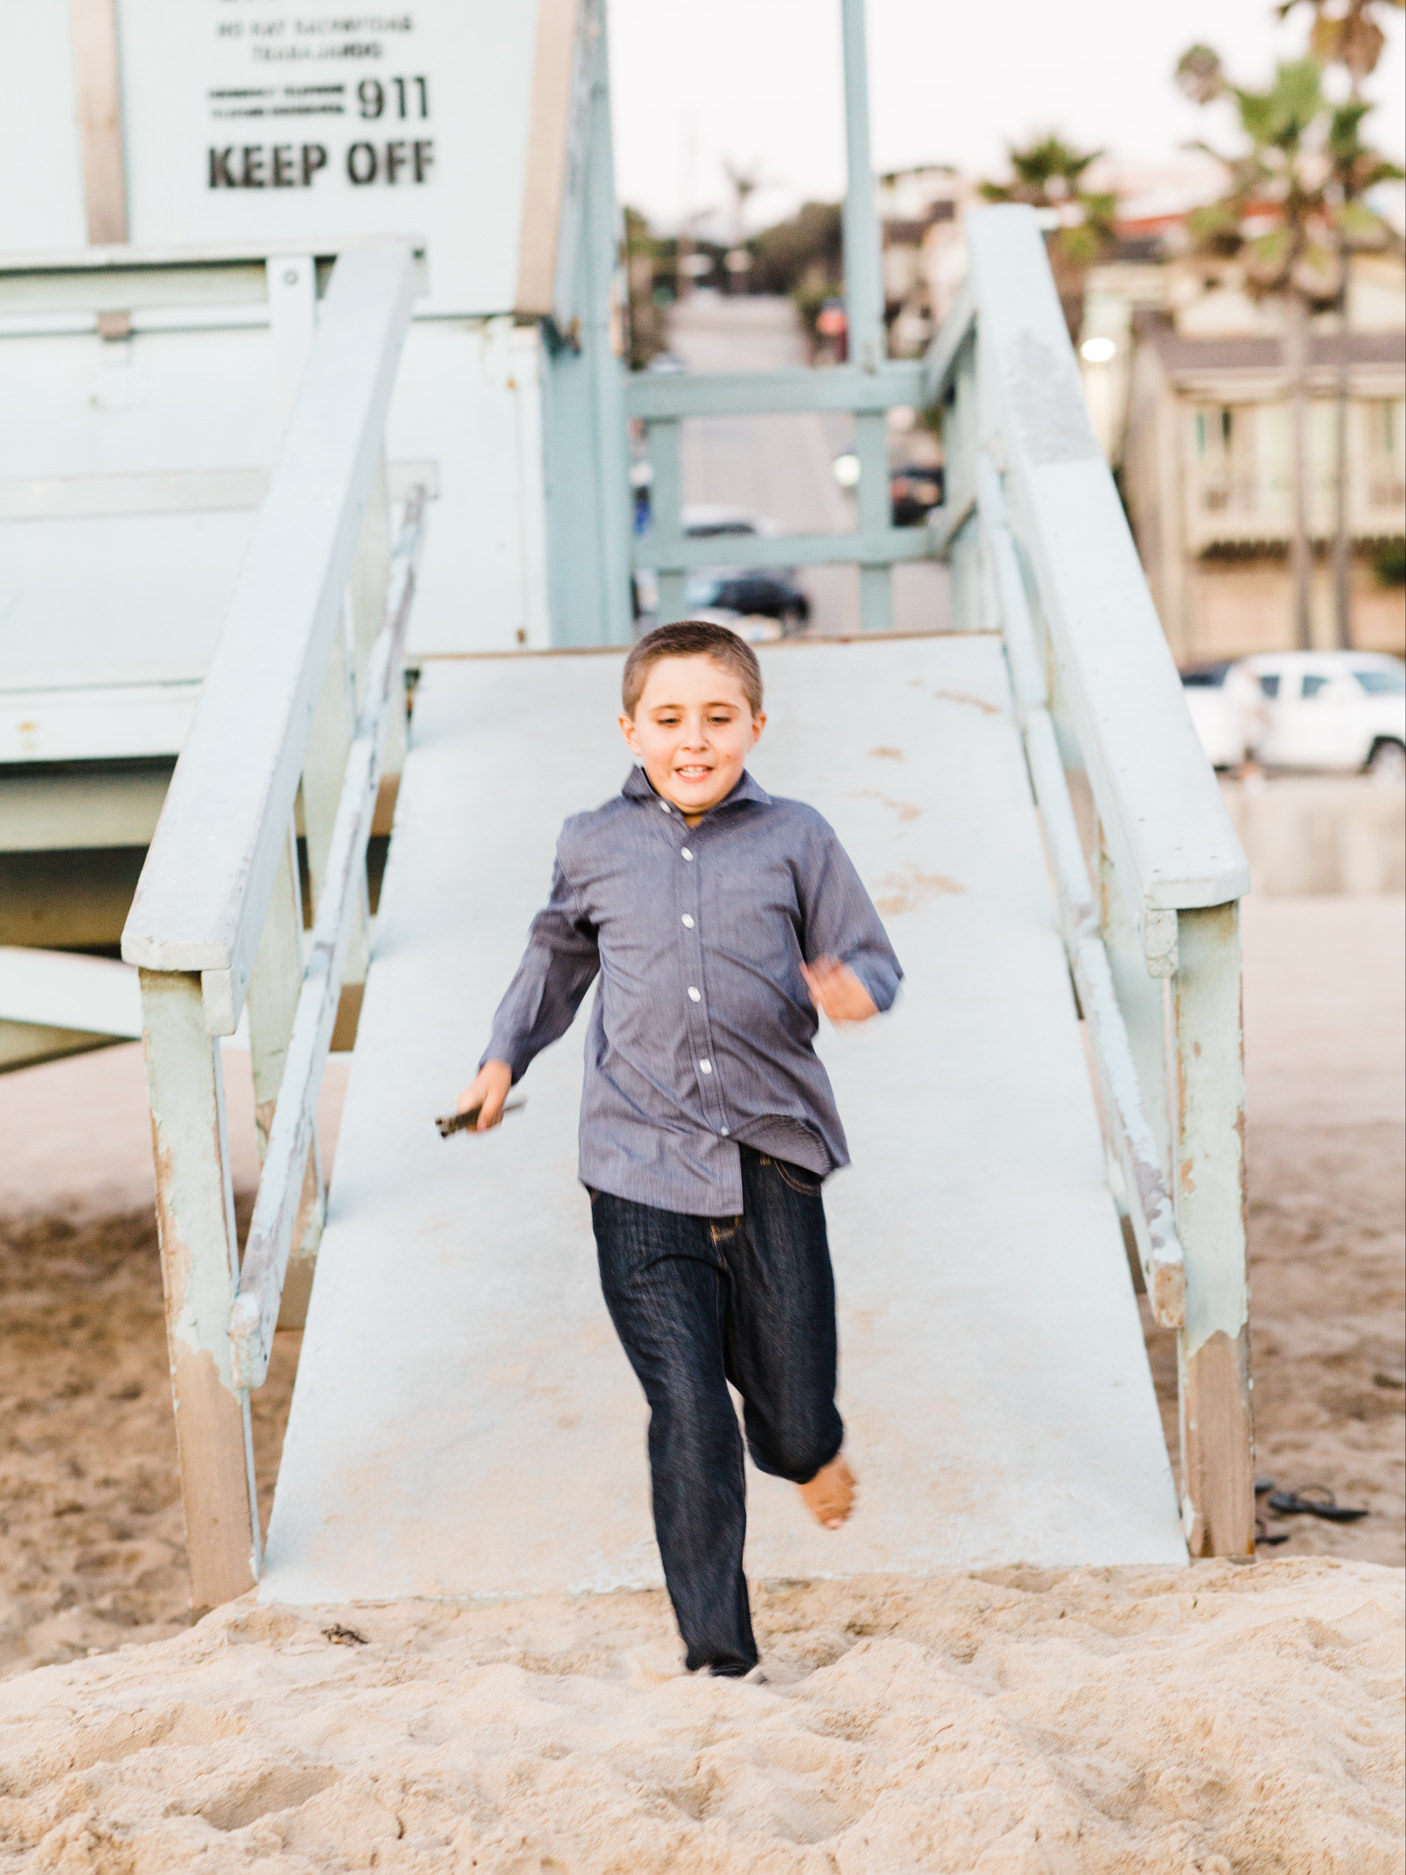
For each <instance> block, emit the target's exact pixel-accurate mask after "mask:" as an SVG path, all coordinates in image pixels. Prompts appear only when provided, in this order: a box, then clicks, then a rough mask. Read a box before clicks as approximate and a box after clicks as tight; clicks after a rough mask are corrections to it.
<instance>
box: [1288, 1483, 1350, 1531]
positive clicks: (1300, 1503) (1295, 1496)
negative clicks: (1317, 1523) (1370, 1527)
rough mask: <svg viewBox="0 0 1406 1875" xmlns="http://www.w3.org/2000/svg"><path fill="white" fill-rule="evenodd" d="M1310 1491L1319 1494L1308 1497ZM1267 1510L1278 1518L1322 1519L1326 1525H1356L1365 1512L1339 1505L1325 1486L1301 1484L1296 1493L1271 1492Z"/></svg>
mask: <svg viewBox="0 0 1406 1875" xmlns="http://www.w3.org/2000/svg"><path fill="white" fill-rule="evenodd" d="M1310 1491H1317V1492H1319V1493H1320V1495H1319V1496H1317V1497H1310V1496H1309V1495H1308V1493H1309V1492H1310ZM1269 1508H1270V1509H1271V1510H1272V1511H1274V1512H1275V1514H1276V1515H1277V1516H1280V1517H1298V1516H1302V1515H1305V1514H1306V1515H1308V1516H1312V1517H1322V1518H1323V1519H1324V1521H1325V1522H1327V1523H1356V1522H1357V1520H1358V1519H1359V1518H1360V1517H1365V1516H1366V1515H1367V1512H1366V1510H1365V1509H1363V1510H1352V1509H1349V1507H1348V1506H1347V1505H1346V1504H1340V1503H1339V1502H1338V1500H1337V1498H1336V1497H1335V1496H1334V1495H1333V1493H1332V1492H1331V1491H1330V1490H1329V1489H1328V1487H1327V1485H1326V1484H1301V1485H1300V1486H1299V1488H1298V1490H1297V1491H1273V1492H1271V1493H1270V1498H1269Z"/></svg>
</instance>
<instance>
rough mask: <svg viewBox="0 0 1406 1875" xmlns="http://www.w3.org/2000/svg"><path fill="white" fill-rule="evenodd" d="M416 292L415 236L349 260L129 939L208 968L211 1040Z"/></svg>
mask: <svg viewBox="0 0 1406 1875" xmlns="http://www.w3.org/2000/svg"><path fill="white" fill-rule="evenodd" d="M413 292H414V261H413V254H412V250H411V248H410V247H409V246H408V245H406V244H403V243H399V242H394V243H392V242H387V243H384V244H380V245H377V246H368V247H362V248H356V249H353V250H352V251H350V252H349V253H346V254H344V255H343V256H342V258H341V259H340V260H339V261H338V263H337V266H336V269H335V271H334V273H333V277H332V284H331V286H330V287H329V289H328V292H327V296H326V299H325V300H324V302H323V311H322V318H321V322H320V324H319V327H318V332H317V337H316V339H315V341H314V343H313V347H312V351H311V353H310V355H309V358H308V363H307V369H306V373H305V375H304V378H303V383H302V387H301V389H300V391H299V393H298V397H297V401H296V403H295V405H294V408H293V413H292V416H291V418H290V421H289V425H288V430H287V433H286V434H285V437H284V440H283V446H282V448H281V450H280V452H279V455H278V459H277V461H276V463H275V465H274V469H273V473H272V476H271V477H270V482H269V492H268V497H267V499H266V500H265V502H264V504H263V506H262V508H261V509H260V511H259V518H258V521H257V522H256V524H255V528H254V535H253V539H252V540H251V542H250V546H249V551H248V553H247V555H246V557H245V561H244V564H243V567H242V568H241V571H240V575H239V580H238V583H237V585H236V587H235V592H234V597H233V599H232V601H231V604H230V609H229V613H228V615H227V619H226V623H225V627H224V631H223V633H222V634H221V637H220V641H219V644H218V645H217V647H216V650H215V655H214V658H213V660H212V661H211V665H210V670H209V674H208V675H207V677H206V679H205V684H204V688H203V690H202V692H201V697H200V702H199V704H198V706H197V708H196V714H195V720H194V722H193V723H192V725H191V731H190V735H189V737H188V739H187V741H186V744H185V747H184V749H183V750H182V752H181V756H180V760H179V761H178V762H177V764H176V771H175V774H174V775H173V776H172V779H171V786H170V790H169V792H168V793H167V796H166V804H165V807H164V808H163V810H162V814H161V819H160V822H159V823H158V825H157V829H156V834H155V836H154V838H153V840H152V843H151V847H150V850H149V852H148V854H147V859H146V864H145V865H144V867H143V868H142V874H141V879H140V881H139V883H138V886H137V892H136V896H135V898H134V899H133V902H132V908H131V911H130V913H129V914H128V918H127V924H126V928H125V930H124V931H123V934H122V955H123V957H124V958H125V959H126V960H127V962H128V963H134V964H137V965H139V966H140V967H141V968H143V969H145V970H153V971H199V972H200V973H201V977H202V987H203V993H204V1001H205V1016H206V1026H207V1028H208V1029H209V1031H210V1033H211V1034H214V1035H230V1034H233V1032H234V1029H235V1027H236V1025H237V1023H238V1021H239V1013H240V1010H241V1009H242V1008H243V1005H244V998H245V994H246V992H247V990H248V987H249V979H250V975H251V973H252V970H253V966H254V957H255V953H256V951H257V948H258V943H259V934H260V931H261V930H262V927H263V922H264V914H265V912H266V910H267V908H268V903H269V896H270V893H271V891H272V888H273V881H274V875H275V873H276V871H277V867H278V863H279V859H280V856H281V853H282V848H283V843H284V840H285V838H286V830H287V826H288V820H289V815H290V814H291V813H292V809H293V801H294V797H295V795H296V794H297V791H298V782H299V778H300V776H301V773H302V769H303V760H304V755H305V753H306V750H307V746H308V738H309V734H310V732H311V729H312V723H313V716H314V712H315V710H316V707H317V700H318V696H319V693H320V691H321V688H322V684H323V680H324V673H325V671H326V668H327V662H328V657H329V654H330V651H331V646H332V640H333V635H334V632H335V631H336V629H337V628H338V626H339V623H340V619H341V611H342V606H343V603H344V599H345V594H346V588H347V581H348V578H349V576H350V574H351V569H352V563H353V560H354V558H355V554H356V548H357V540H358V535H359V533H360V529H361V521H362V514H363V510H364V509H365V506H366V502H367V498H368V496H369V494H370V492H371V489H372V485H373V481H374V479H375V477H376V475H377V472H378V467H379V463H380V457H381V446H382V437H383V436H384V434H385V422H386V411H387V407H388V405H389V403H390V395H391V389H392V386H393V385H394V382H395V375H396V368H397V365H398V363H399V359H400V350H401V345H402V343H403V341H404V337H405V333H406V331H407V329H408V326H409V322H410V309H411V300H412V296H413ZM235 751H237V752H238V753H237V759H232V758H233V754H234V752H235Z"/></svg>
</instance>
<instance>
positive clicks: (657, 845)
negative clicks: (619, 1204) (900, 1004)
mask: <svg viewBox="0 0 1406 1875" xmlns="http://www.w3.org/2000/svg"><path fill="white" fill-rule="evenodd" d="M821 957H833V958H838V959H839V960H840V961H841V962H843V963H847V964H848V965H849V967H850V968H851V969H852V970H853V971H854V973H855V975H856V976H857V977H858V978H859V980H860V981H861V982H862V983H863V985H864V987H865V988H866V989H867V990H868V992H869V994H870V995H871V996H872V997H873V999H874V1002H875V1004H876V1005H877V1006H878V1007H879V1008H880V1009H887V1008H888V1007H889V1006H890V1004H891V1003H892V1002H893V999H894V997H895V995H896V994H897V993H898V984H899V979H900V978H901V977H902V975H903V972H902V971H901V970H900V968H899V965H898V959H897V958H896V957H895V956H894V954H893V949H892V947H891V946H890V944H889V941H888V938H887V936H886V935H885V933H884V927H883V925H882V924H881V923H880V922H879V915H878V913H877V912H876V911H875V910H874V907H873V904H872V903H871V902H870V899H869V895H868V893H867V892H866V891H865V890H864V887H863V886H862V885H861V884H860V881H859V875H858V874H857V873H856V872H855V870H854V866H853V865H852V863H851V861H850V859H849V856H848V854H847V853H846V852H845V850H844V848H843V847H842V846H841V845H840V843H839V841H838V840H837V839H836V837H835V834H834V831H833V829H832V828H831V827H830V826H829V825H828V823H827V822H826V821H825V820H823V819H822V818H821V816H820V815H819V814H817V813H816V811H815V809H814V808H812V807H807V806H806V805H805V804H804V803H803V802H801V801H783V800H776V799H774V798H773V797H772V796H771V795H769V794H768V793H767V792H766V790H765V789H764V788H762V787H760V786H759V785H758V784H757V783H756V782H755V781H754V780H753V779H752V777H751V776H750V775H749V774H745V773H744V775H743V777H742V779H741V780H740V781H739V782H738V784H737V786H736V787H735V788H734V789H733V790H732V793H731V794H730V795H728V797H727V799H726V800H725V801H723V802H721V803H720V804H719V805H718V806H717V807H715V808H713V809H712V810H711V811H710V812H709V813H708V814H706V815H705V816H704V818H703V819H702V820H701V821H700V822H699V824H698V825H697V826H696V827H690V826H689V825H688V824H687V822H686V821H685V820H684V817H683V815H682V814H681V813H680V812H679V811H678V809H677V808H675V807H671V806H670V805H669V803H668V802H667V801H664V800H661V799H660V797H659V796H658V795H657V794H656V793H655V792H654V789H653V788H652V787H651V786H650V784H649V782H648V780H647V779H646V778H645V775H644V771H643V770H642V769H639V768H636V769H633V770H632V771H631V773H630V776H629V778H628V780H627V781H626V783H625V785H624V787H623V788H622V789H621V791H620V793H619V794H618V795H616V796H615V798H614V799H613V800H610V801H607V802H606V803H605V805H604V806H603V807H598V808H596V809H594V810H593V811H592V812H591V813H589V814H576V815H573V816H572V818H571V819H570V820H568V821H567V822H566V824H565V825H564V826H563V828H562V830H561V837H560V839H559V840H558V842H557V857H556V870H555V873H554V875H553V879H552V892H551V897H550V899H549V900H548V903H547V906H546V908H545V910H543V911H541V912H539V913H538V914H537V916H536V918H534V919H533V921H532V930H531V935H530V937H529V939H528V945H527V951H526V954H525V955H524V957H523V960H522V963H521V964H520V965H519V966H518V971H517V975H516V976H515V977H514V978H513V980H512V983H511V984H510V985H509V986H508V992H507V994H506V995H505V996H504V998H503V1000H502V1002H501V1003H500V1004H499V1006H498V1012H497V1014H496V1016H495V1017H494V1020H493V1037H492V1040H491V1041H490V1043H489V1045H488V1048H487V1050H486V1051H485V1054H484V1060H485V1061H488V1060H496V1061H505V1062H507V1063H508V1065H509V1066H510V1067H511V1068H512V1071H513V1079H514V1080H517V1079H518V1078H519V1077H520V1076H521V1075H522V1074H523V1073H525V1072H526V1069H527V1066H528V1064H529V1062H531V1060H532V1059H533V1057H534V1056H535V1055H538V1054H540V1053H541V1051H542V1050H543V1049H544V1048H546V1047H547V1046H548V1045H549V1044H550V1043H552V1042H554V1041H556V1040H557V1038H558V1037H559V1036H560V1035H563V1034H564V1033H565V1032H566V1030H567V1029H568V1028H569V1027H570V1024H571V1021H572V1018H573V1017H574V1015H575V1014H576V1011H577V1009H578V1008H579V1006H580V1003H581V998H582V997H583V996H584V995H585V993H586V991H587V989H588V988H589V987H590V985H591V982H592V979H593V978H594V977H595V976H596V974H597V972H599V974H600V980H601V981H600V988H599V990H598V991H597V992H596V997H595V1003H594V1006H593V1008H592V1011H591V1022H590V1029H589V1032H588V1034H587V1038H586V1075H585V1084H584V1087H583V1089H582V1096H581V1157H580V1175H581V1181H582V1183H583V1184H585V1185H588V1186H590V1187H591V1188H592V1189H594V1190H597V1191H608V1192H613V1193H614V1194H615V1195H616V1196H617V1197H621V1198H631V1199H633V1200H635V1202H636V1203H639V1204H648V1205H655V1206H657V1207H658V1208H660V1209H661V1210H665V1211H685V1212H690V1213H692V1214H693V1215H694V1216H700V1217H735V1216H737V1215H738V1214H739V1213H740V1211H741V1210H742V1176H741V1166H740V1162H739V1157H738V1151H737V1148H738V1145H739V1144H743V1145H748V1146H753V1147H755V1148H756V1149H757V1150H758V1151H761V1152H769V1153H772V1154H773V1155H774V1156H775V1157H777V1158H781V1159H787V1160H790V1161H791V1162H792V1163H794V1164H796V1165H801V1166H804V1167H806V1168H807V1170H809V1171H811V1172H814V1173H815V1174H816V1176H817V1177H820V1178H823V1177H825V1175H826V1174H827V1173H829V1172H831V1171H833V1170H834V1169H835V1167H836V1166H840V1165H847V1164H848V1163H849V1155H848V1152H847V1151H846V1148H845V1135H844V1129H843V1127H842V1126H841V1125H840V1117H839V1114H838V1113H837V1112H836V1111H835V1099H834V1095H833V1093H832V1092H831V1089H830V1079H829V1076H828V1075H827V1074H826V1072H825V1069H824V1067H823V1066H822V1064H821V1062H820V1060H819V1059H818V1057H817V1056H816V1054H815V1051H814V1048H813V1046H812V1044H813V1042H814V1039H815V1031H816V1027H817V1018H816V1012H815V1006H814V1004H813V1003H812V1002H811V999H810V993H809V991H808V990H807V988H806V984H805V979H804V977H803V976H802V975H801V962H802V960H803V959H804V960H805V961H806V962H807V963H811V962H814V961H815V960H816V959H818V958H821Z"/></svg>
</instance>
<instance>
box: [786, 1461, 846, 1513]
mask: <svg viewBox="0 0 1406 1875" xmlns="http://www.w3.org/2000/svg"><path fill="white" fill-rule="evenodd" d="M855 1488H856V1487H855V1477H854V1473H853V1472H852V1471H851V1470H850V1468H849V1465H848V1464H847V1463H846V1461H845V1456H844V1454H843V1453H840V1454H838V1455H837V1456H836V1457H835V1458H832V1459H831V1460H830V1463H829V1464H828V1465H823V1466H822V1467H821V1468H820V1470H819V1471H818V1472H816V1474H815V1476H814V1477H813V1478H812V1479H811V1480H810V1482H809V1484H801V1485H797V1487H796V1489H797V1490H798V1491H799V1492H800V1494H801V1499H802V1501H803V1502H804V1504H805V1507H806V1509H807V1510H808V1511H809V1512H810V1514H811V1516H812V1517H814V1519H815V1521H816V1522H817V1523H821V1524H824V1526H825V1528H826V1529H827V1530H838V1529H839V1527H840V1525H841V1524H842V1523H844V1522H845V1521H846V1520H847V1519H848V1517H849V1514H850V1512H851V1511H852V1510H853V1509H854V1493H855Z"/></svg>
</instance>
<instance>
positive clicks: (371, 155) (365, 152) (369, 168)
mask: <svg viewBox="0 0 1406 1875" xmlns="http://www.w3.org/2000/svg"><path fill="white" fill-rule="evenodd" d="M378 167H379V164H378V162H377V158H376V146H375V145H374V144H372V143H354V144H352V146H351V148H350V149H349V150H348V151H347V175H348V177H349V178H350V180H351V182H352V183H353V184H354V185H355V186H356V187H357V188H358V189H363V188H365V186H366V184H367V183H368V182H374V181H375V180H376V171H377V169H378Z"/></svg>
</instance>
